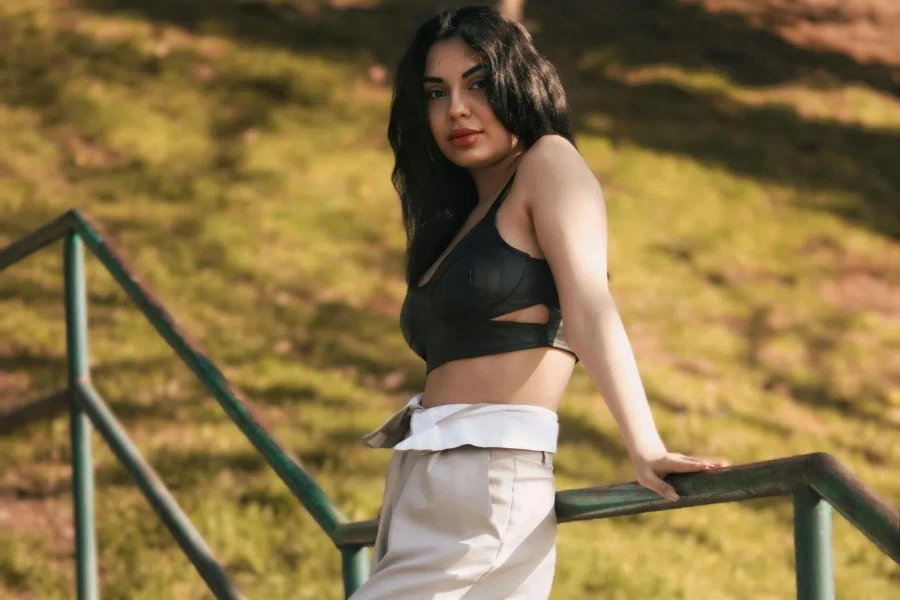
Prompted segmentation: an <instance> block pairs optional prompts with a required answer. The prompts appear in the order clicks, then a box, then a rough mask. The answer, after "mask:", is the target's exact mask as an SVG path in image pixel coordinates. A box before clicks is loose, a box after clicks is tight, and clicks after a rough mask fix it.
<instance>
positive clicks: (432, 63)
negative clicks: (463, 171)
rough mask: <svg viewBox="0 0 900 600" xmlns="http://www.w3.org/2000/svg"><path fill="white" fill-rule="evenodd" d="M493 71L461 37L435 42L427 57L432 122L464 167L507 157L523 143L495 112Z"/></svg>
mask: <svg viewBox="0 0 900 600" xmlns="http://www.w3.org/2000/svg"><path fill="white" fill-rule="evenodd" d="M487 84H488V72H487V69H486V68H485V67H483V66H482V65H481V60H480V57H479V56H478V54H477V53H476V52H475V51H474V50H473V49H472V48H470V47H469V45H468V44H466V43H465V42H464V41H462V40H461V39H459V38H451V39H448V40H443V41H440V42H436V43H434V44H433V45H432V46H431V48H430V49H429V51H428V56H427V57H426V59H425V79H424V83H423V85H424V89H425V101H426V102H427V108H426V111H427V114H428V125H429V127H430V129H431V133H432V135H433V136H434V140H435V142H437V145H438V148H440V149H441V151H442V152H443V153H444V156H446V157H447V158H448V159H449V160H450V161H452V162H454V163H456V164H457V165H459V166H460V167H465V168H468V169H477V168H480V167H485V166H488V165H492V164H494V163H496V162H497V161H499V160H501V159H502V158H504V157H505V156H507V155H508V154H509V153H510V152H511V151H512V150H513V149H514V148H515V147H516V145H517V144H518V140H517V139H516V137H515V136H514V135H512V134H511V133H510V132H508V131H507V130H506V128H505V127H503V125H502V124H501V123H500V121H498V120H497V117H495V116H494V111H493V110H491V106H490V104H489V103H488V98H487Z"/></svg>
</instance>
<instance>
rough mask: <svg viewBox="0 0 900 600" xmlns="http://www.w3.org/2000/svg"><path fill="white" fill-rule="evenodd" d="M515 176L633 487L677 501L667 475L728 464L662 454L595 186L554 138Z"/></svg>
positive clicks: (539, 145)
mask: <svg viewBox="0 0 900 600" xmlns="http://www.w3.org/2000/svg"><path fill="white" fill-rule="evenodd" d="M523 167H525V168H524V169H523ZM519 171H521V172H522V173H523V175H524V176H525V179H527V180H528V181H527V183H526V185H524V186H523V187H524V188H525V189H526V190H527V192H526V193H527V194H528V207H529V211H530V213H531V218H532V222H533V223H534V229H535V234H536V236H537V240H538V243H539V245H540V247H541V251H542V252H543V253H544V256H545V257H546V259H547V262H548V263H549V265H550V269H551V271H552V273H553V278H554V281H555V282H556V287H557V291H558V293H559V301H560V310H561V312H562V318H563V323H564V324H565V328H566V337H567V339H568V341H569V343H570V345H571V346H572V348H573V350H575V353H576V354H577V355H578V358H579V359H580V360H581V362H582V364H583V365H584V368H585V370H586V371H587V372H588V375H589V376H590V377H591V380H592V381H593V382H594V384H595V386H596V387H597V390H598V391H599V392H600V394H601V395H602V396H603V399H604V401H605V402H606V404H607V406H608V407H609V409H610V412H611V413H612V415H613V418H614V419H615V420H616V423H617V425H618V426H619V430H620V431H621V432H622V436H623V438H624V440H625V446H626V448H627V450H628V455H629V456H630V458H631V461H632V463H633V464H634V466H635V471H636V473H637V480H638V483H640V484H641V485H643V486H645V487H647V488H650V489H652V490H654V491H655V492H657V493H659V494H660V495H662V496H664V497H666V498H668V499H670V500H674V499H677V497H678V496H677V493H676V492H675V489H674V488H673V487H672V486H671V485H669V484H668V483H666V482H665V481H664V480H663V479H662V477H664V476H665V475H666V474H668V473H673V472H691V471H702V470H705V469H708V468H714V467H721V466H727V465H728V464H730V463H729V462H728V461H727V460H723V459H713V458H698V457H691V456H685V455H683V454H678V453H674V452H668V451H667V450H666V447H665V444H664V443H663V441H662V439H661V438H660V436H659V433H658V431H657V428H656V425H655V423H654V421H653V416H652V414H651V412H650V406H649V404H648V402H647V396H646V393H645V392H644V386H643V384H642V383H641V378H640V375H639V373H638V368H637V363H636V361H635V357H634V352H633V351H632V349H631V344H630V342H629V341H628V335H627V334H626V332H625V327H624V325H623V323H622V318H621V316H620V315H619V311H618V308H617V307H616V303H615V301H614V300H613V297H612V294H611V293H610V290H609V284H608V279H607V226H606V207H605V203H604V199H603V193H602V191H601V189H600V184H599V183H598V182H597V178H596V177H594V174H593V173H592V172H591V170H590V168H589V167H588V166H587V164H586V163H585V161H584V159H583V158H582V157H581V155H580V154H579V153H578V151H577V150H576V149H575V147H574V146H572V145H571V144H570V143H569V142H568V141H567V140H565V139H564V138H562V137H559V136H546V137H544V138H541V139H540V140H539V141H538V142H536V143H535V144H534V145H533V146H532V147H531V148H530V149H529V151H528V152H527V153H526V155H525V157H524V158H523V159H522V163H521V164H520V166H519Z"/></svg>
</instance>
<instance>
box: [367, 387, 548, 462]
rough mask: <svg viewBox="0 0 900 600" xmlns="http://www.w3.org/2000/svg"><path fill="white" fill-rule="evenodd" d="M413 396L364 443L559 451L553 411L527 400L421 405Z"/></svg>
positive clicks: (418, 397)
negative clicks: (529, 402) (513, 402)
mask: <svg viewBox="0 0 900 600" xmlns="http://www.w3.org/2000/svg"><path fill="white" fill-rule="evenodd" d="M421 399H422V394H421V393H419V394H416V395H415V396H413V397H412V398H411V399H410V400H409V402H407V404H406V405H405V406H404V407H403V408H401V409H400V410H399V411H397V412H396V413H395V414H394V415H393V416H392V417H391V418H390V419H388V420H387V421H386V422H385V423H384V424H383V425H381V427H379V428H378V429H376V430H374V431H372V432H371V433H368V434H366V435H365V436H363V438H362V444H363V445H364V446H367V447H370V448H395V449H396V450H431V451H436V450H445V449H449V448H455V447H458V446H463V445H473V446H479V447H484V448H510V449H522V450H535V451H543V452H556V444H557V438H558V434H559V421H558V417H557V415H556V413H555V412H553V411H552V410H549V409H546V408H543V407H540V406H532V405H525V404H491V403H476V404H446V405H441V406H435V407H432V408H424V407H423V406H422V405H421Z"/></svg>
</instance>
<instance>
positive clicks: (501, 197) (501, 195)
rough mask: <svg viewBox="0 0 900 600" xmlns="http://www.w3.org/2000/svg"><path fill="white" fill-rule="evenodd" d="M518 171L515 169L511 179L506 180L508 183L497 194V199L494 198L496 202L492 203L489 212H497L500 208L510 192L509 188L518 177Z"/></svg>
mask: <svg viewBox="0 0 900 600" xmlns="http://www.w3.org/2000/svg"><path fill="white" fill-rule="evenodd" d="M517 171H518V169H516V171H513V174H512V176H511V177H510V178H509V181H507V182H506V185H504V186H503V189H502V190H500V193H499V194H498V195H497V199H496V200H494V203H493V204H491V209H490V211H488V212H491V213H493V212H497V209H499V208H500V205H501V204H503V201H504V200H505V199H506V195H507V193H508V192H509V189H510V188H511V187H512V184H513V181H514V180H515V179H516V172H517Z"/></svg>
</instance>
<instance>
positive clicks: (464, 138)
mask: <svg viewBox="0 0 900 600" xmlns="http://www.w3.org/2000/svg"><path fill="white" fill-rule="evenodd" d="M479 135H481V132H480V131H476V132H475V133H469V134H467V135H461V136H459V137H455V138H450V143H451V144H453V145H454V146H471V145H472V144H474V143H475V142H476V141H477V140H478V136H479Z"/></svg>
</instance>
